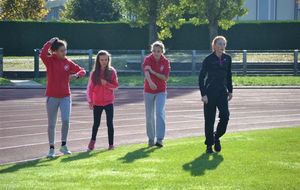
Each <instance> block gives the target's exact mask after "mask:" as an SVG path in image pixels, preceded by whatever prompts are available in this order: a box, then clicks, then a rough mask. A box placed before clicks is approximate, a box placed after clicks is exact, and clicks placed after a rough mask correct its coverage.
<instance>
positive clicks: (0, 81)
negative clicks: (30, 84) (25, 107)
mask: <svg viewBox="0 0 300 190" xmlns="http://www.w3.org/2000/svg"><path fill="white" fill-rule="evenodd" d="M9 85H12V82H10V80H8V79H6V78H1V77H0V86H9Z"/></svg>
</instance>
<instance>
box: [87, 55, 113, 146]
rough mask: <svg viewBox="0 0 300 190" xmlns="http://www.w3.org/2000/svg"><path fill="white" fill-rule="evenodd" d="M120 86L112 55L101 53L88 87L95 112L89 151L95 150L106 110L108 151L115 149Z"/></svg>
mask: <svg viewBox="0 0 300 190" xmlns="http://www.w3.org/2000/svg"><path fill="white" fill-rule="evenodd" d="M118 86H119V82H118V77H117V72H116V70H115V69H114V68H113V67H112V66H111V55H110V54H109V53H108V52H107V51H104V50H101V51H99V52H98V54H97V58H96V62H95V66H94V70H93V72H92V73H91V74H90V79H89V82H88V86H87V100H88V103H89V107H90V109H91V110H93V112H94V124H93V129H92V138H91V140H90V143H89V145H88V150H89V151H92V150H94V149H95V143H96V136H97V132H98V129H99V126H100V122H101V115H102V112H103V110H105V113H106V123H107V128H108V143H109V147H108V150H112V149H114V125H113V117H114V100H115V95H114V91H115V90H116V89H117V88H118Z"/></svg>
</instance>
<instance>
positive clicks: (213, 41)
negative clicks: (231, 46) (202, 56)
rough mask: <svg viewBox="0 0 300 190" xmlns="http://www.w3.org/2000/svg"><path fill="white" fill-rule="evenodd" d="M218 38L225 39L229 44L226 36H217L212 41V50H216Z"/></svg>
mask: <svg viewBox="0 0 300 190" xmlns="http://www.w3.org/2000/svg"><path fill="white" fill-rule="evenodd" d="M218 40H224V41H225V44H227V40H226V38H225V37H224V36H216V37H215V38H214V39H213V40H212V42H211V50H212V51H215V49H214V46H215V45H216V43H217V42H218Z"/></svg>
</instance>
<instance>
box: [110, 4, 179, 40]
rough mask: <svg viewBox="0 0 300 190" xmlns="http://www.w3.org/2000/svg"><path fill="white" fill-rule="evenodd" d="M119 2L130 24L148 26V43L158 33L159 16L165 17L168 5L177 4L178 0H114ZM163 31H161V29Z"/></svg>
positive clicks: (160, 26) (156, 37) (160, 24)
mask: <svg viewBox="0 0 300 190" xmlns="http://www.w3.org/2000/svg"><path fill="white" fill-rule="evenodd" d="M115 1H116V2H119V3H120V6H121V7H122V11H123V15H125V19H126V20H127V21H129V23H130V24H131V25H132V26H138V27H142V26H145V25H148V26H149V44H151V43H153V42H154V41H156V40H157V39H158V38H159V37H160V35H159V32H161V31H160V28H162V26H163V25H162V24H164V25H166V24H167V22H162V21H161V18H166V17H164V16H162V15H164V14H165V13H164V12H165V11H166V10H167V9H169V7H173V6H176V5H178V4H179V0H119V1H117V0H115ZM162 32H163V31H162Z"/></svg>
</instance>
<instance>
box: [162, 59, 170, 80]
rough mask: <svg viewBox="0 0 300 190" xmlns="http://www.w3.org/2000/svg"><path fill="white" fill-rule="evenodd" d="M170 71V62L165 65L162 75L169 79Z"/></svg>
mask: <svg viewBox="0 0 300 190" xmlns="http://www.w3.org/2000/svg"><path fill="white" fill-rule="evenodd" d="M170 71H171V65H170V61H167V63H166V67H165V68H164V71H163V74H164V75H165V76H166V77H167V78H169V76H170Z"/></svg>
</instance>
